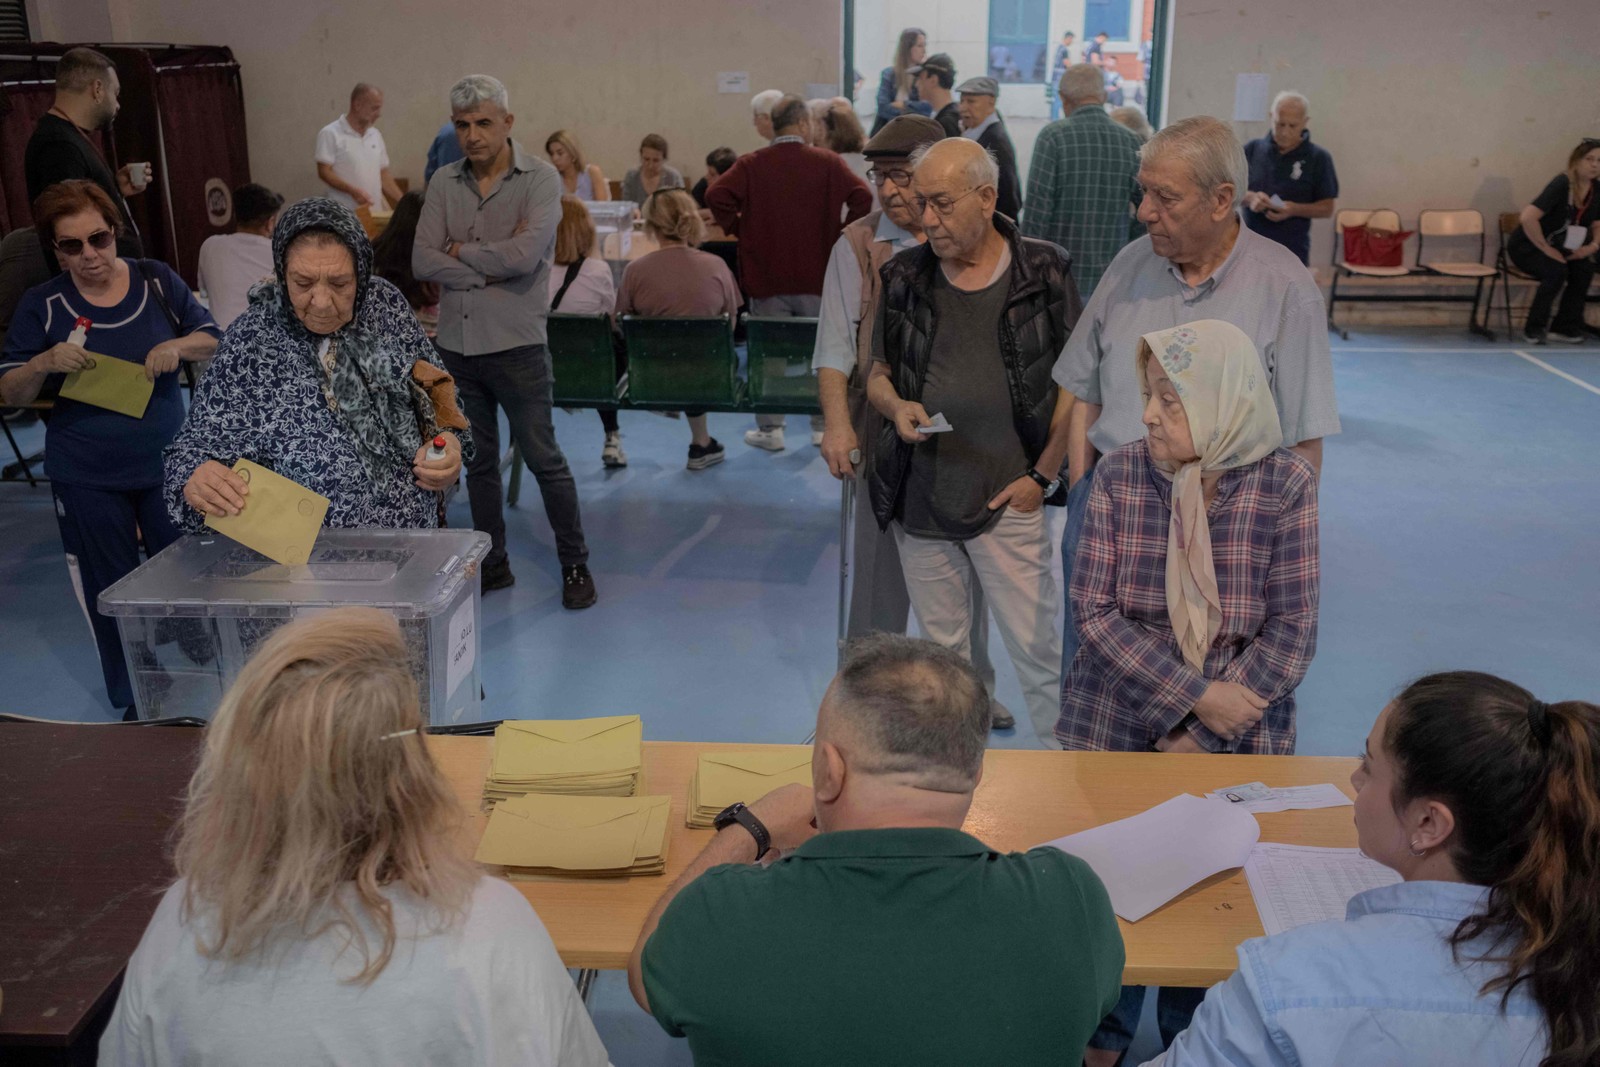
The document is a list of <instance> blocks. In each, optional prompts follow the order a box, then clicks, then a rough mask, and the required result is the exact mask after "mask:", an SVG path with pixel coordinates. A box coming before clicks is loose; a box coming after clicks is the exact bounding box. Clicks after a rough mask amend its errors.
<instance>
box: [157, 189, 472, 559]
mask: <svg viewBox="0 0 1600 1067" xmlns="http://www.w3.org/2000/svg"><path fill="white" fill-rule="evenodd" d="M272 259H273V266H274V269H275V271H276V274H277V278H276V280H275V282H271V283H267V284H264V285H262V286H259V287H257V289H256V290H255V291H254V292H252V293H251V303H250V307H249V309H248V310H246V311H245V313H244V314H243V315H241V316H239V318H237V319H235V320H234V322H233V323H232V325H231V326H229V328H228V332H227V334H226V335H225V336H224V337H223V339H222V343H221V345H220V346H218V348H217V354H216V357H215V359H214V360H213V361H212V365H211V369H210V371H208V372H207V374H206V376H205V377H204V378H202V379H201V381H200V386H199V388H198V389H197V390H196V392H195V398H194V404H193V406H192V407H191V408H190V410H189V417H188V419H187V421H186V422H185V423H184V426H183V430H182V432H180V433H179V434H178V436H177V438H176V439H175V440H174V441H173V442H172V444H171V445H169V446H168V447H167V450H166V454H165V461H166V497H167V509H168V510H169V511H170V512H171V513H172V516H173V518H174V519H175V520H176V521H177V522H178V524H179V525H180V526H183V527H185V528H187V529H191V530H194V529H198V528H199V527H200V526H201V525H202V524H203V523H204V520H205V516H206V515H208V514H209V515H234V514H238V512H239V510H240V509H241V508H242V507H243V506H244V498H245V496H246V494H247V493H248V492H249V489H248V487H247V486H246V484H245V483H244V481H243V480H242V479H241V478H239V476H238V475H237V474H235V473H234V472H233V470H232V469H231V468H232V466H233V464H234V463H236V462H237V461H238V460H240V459H248V460H251V461H253V462H255V463H259V464H260V465H262V466H264V467H267V468H270V469H271V470H274V471H276V472H277V473H279V474H281V475H283V476H284V477H286V478H290V479H292V480H294V481H296V482H298V483H300V484H301V485H303V486H305V487H306V488H308V489H310V490H312V491H313V492H316V493H320V494H322V495H323V496H325V497H327V498H328V499H329V501H330V505H329V508H328V515H327V520H326V521H327V524H328V525H329V526H383V527H390V528H405V527H431V526H437V525H438V524H439V520H440V517H441V515H442V507H441V503H440V501H441V496H440V494H441V493H442V492H443V491H444V490H446V489H448V488H449V487H450V486H452V485H454V484H455V482H456V479H457V477H458V476H459V475H460V473H461V462H462V450H463V448H465V449H467V450H468V453H469V456H470V450H471V447H472V442H471V437H470V434H469V431H468V429H467V420H466V419H465V418H464V417H462V415H461V413H460V411H459V409H458V408H457V407H456V398H455V386H454V383H453V382H452V381H451V379H450V376H449V375H448V374H446V373H445V371H444V369H443V368H442V367H441V366H440V365H439V362H438V357H437V355H436V354H435V352H434V349H433V346H432V344H430V343H429V341H428V338H427V336H426V335H425V334H424V333H423V332H422V328H421V327H420V326H419V325H418V324H417V319H416V316H415V315H414V314H412V312H411V308H410V307H409V306H408V305H407V303H406V301H405V298H404V297H403V296H401V295H400V291H399V290H398V289H396V288H395V287H394V286H393V285H392V284H390V283H389V282H387V281H384V280H383V279H382V278H377V277H374V276H373V274H372V246H371V245H370V244H368V243H367V237H366V234H365V233H364V232H363V230H362V228H361V224H360V223H359V222H358V221H357V220H356V217H355V215H354V214H352V213H351V212H350V211H349V210H347V209H346V208H344V207H341V206H340V205H338V204H335V203H334V202H333V201H331V200H326V199H323V198H321V197H316V198H313V199H309V200H302V201H300V202H299V203H297V204H295V205H293V206H292V207H289V208H287V209H285V210H284V212H283V214H282V215H280V216H279V218H278V224H277V226H276V227H275V228H274V230H273V234H272ZM436 436H438V437H442V438H443V439H444V442H445V455H444V458H442V459H431V460H430V459H428V458H427V451H428V449H429V446H430V445H431V444H432V442H433V439H434V437H436Z"/></svg>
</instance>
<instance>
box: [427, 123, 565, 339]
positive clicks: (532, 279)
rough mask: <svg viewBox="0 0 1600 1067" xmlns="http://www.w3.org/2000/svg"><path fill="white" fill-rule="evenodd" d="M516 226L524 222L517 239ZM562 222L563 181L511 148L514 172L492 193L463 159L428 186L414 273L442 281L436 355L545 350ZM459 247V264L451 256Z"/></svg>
mask: <svg viewBox="0 0 1600 1067" xmlns="http://www.w3.org/2000/svg"><path fill="white" fill-rule="evenodd" d="M519 222H522V223H526V226H525V228H524V229H523V231H522V232H521V233H514V232H513V231H515V230H516V228H517V224H518V223H519ZM560 222H561V177H560V175H559V174H557V173H556V169H555V168H554V167H552V166H551V165H550V164H548V163H546V162H544V161H543V160H539V159H535V158H533V157H532V156H530V155H527V154H526V153H524V152H523V151H522V146H521V145H519V144H517V142H515V141H512V142H511V167H510V168H509V169H508V170H507V171H506V172H505V173H504V174H503V175H501V176H500V180H499V181H498V182H497V183H496V184H495V186H494V188H492V189H491V190H490V191H489V195H488V196H481V195H480V194H479V193H478V181H477V179H476V178H474V177H473V176H472V167H471V165H470V163H469V162H468V161H467V160H465V159H462V160H458V161H456V162H454V163H449V164H446V165H445V166H443V167H440V168H439V169H438V170H436V171H434V173H433V180H431V181H430V182H428V196H427V200H426V201H425V202H424V203H423V205H422V218H421V220H420V221H418V223H417V243H416V245H415V246H414V247H413V248H412V252H411V270H412V273H414V274H415V275H416V276H417V277H418V278H419V279H422V280H425V281H433V282H438V283H439V285H440V288H441V289H442V290H443V292H442V294H441V296H440V299H439V347H440V348H443V349H444V350H445V351H447V352H455V353H459V354H461V355H465V356H482V355H487V354H489V353H491V352H504V351H506V350H507V349H511V348H521V347H524V346H526V345H542V344H544V343H545V319H546V318H547V317H548V316H549V314H550V289H549V282H548V280H547V279H548V277H549V273H550V256H551V253H552V252H553V251H554V250H555V243H556V226H557V225H558V224H559V223H560ZM457 241H459V242H460V243H461V248H460V251H459V253H458V255H459V258H457V257H453V256H451V255H450V254H449V252H448V249H449V247H450V245H451V243H452V242H457Z"/></svg>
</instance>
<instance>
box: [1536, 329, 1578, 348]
mask: <svg viewBox="0 0 1600 1067" xmlns="http://www.w3.org/2000/svg"><path fill="white" fill-rule="evenodd" d="M1545 336H1546V337H1547V338H1549V339H1550V340H1552V341H1555V342H1558V343H1560V344H1564V345H1581V344H1583V334H1581V333H1562V332H1561V331H1560V330H1551V331H1550V332H1549V333H1547V334H1545Z"/></svg>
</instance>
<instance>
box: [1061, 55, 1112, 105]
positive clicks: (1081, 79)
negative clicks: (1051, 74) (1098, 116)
mask: <svg viewBox="0 0 1600 1067" xmlns="http://www.w3.org/2000/svg"><path fill="white" fill-rule="evenodd" d="M1059 92H1060V93H1061V99H1063V100H1104V99H1105V98H1106V76H1105V75H1104V74H1102V73H1101V72H1100V68H1099V67H1097V66H1095V65H1094V64H1093V63H1074V64H1073V65H1072V66H1070V67H1068V68H1067V69H1066V70H1064V71H1062V73H1061V85H1060V87H1059Z"/></svg>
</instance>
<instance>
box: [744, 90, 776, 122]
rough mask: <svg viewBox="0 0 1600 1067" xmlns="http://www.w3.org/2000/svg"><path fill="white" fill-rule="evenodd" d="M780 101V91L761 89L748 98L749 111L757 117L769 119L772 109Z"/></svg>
mask: <svg viewBox="0 0 1600 1067" xmlns="http://www.w3.org/2000/svg"><path fill="white" fill-rule="evenodd" d="M782 99H783V90H782V89H763V90H761V91H760V92H759V93H757V94H756V95H754V96H752V97H751V98H750V110H751V111H752V112H754V113H755V114H757V115H766V116H767V117H768V118H771V117H772V109H773V107H774V106H775V105H776V104H777V103H778V101H779V100H782Z"/></svg>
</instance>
